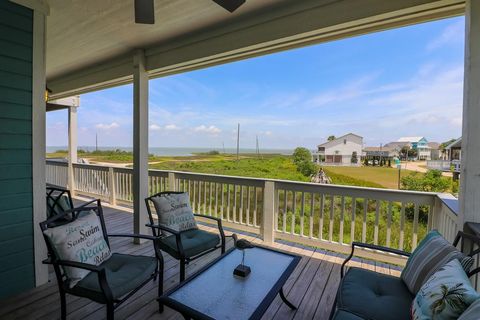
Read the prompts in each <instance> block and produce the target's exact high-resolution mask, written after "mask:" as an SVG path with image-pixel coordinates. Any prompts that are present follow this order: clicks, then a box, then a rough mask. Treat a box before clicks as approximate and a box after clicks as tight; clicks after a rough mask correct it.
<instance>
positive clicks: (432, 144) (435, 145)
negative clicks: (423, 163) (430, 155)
mask: <svg viewBox="0 0 480 320" xmlns="http://www.w3.org/2000/svg"><path fill="white" fill-rule="evenodd" d="M428 146H429V147H430V149H438V148H439V147H440V143H438V142H429V143H428Z"/></svg>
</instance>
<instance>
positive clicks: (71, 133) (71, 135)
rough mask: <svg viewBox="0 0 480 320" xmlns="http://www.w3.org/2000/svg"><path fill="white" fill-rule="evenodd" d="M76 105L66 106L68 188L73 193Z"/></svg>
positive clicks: (76, 124)
mask: <svg viewBox="0 0 480 320" xmlns="http://www.w3.org/2000/svg"><path fill="white" fill-rule="evenodd" d="M77 135H78V122H77V106H70V107H69V108H68V189H69V190H70V192H71V193H72V195H74V194H75V178H74V174H73V164H74V163H77Z"/></svg>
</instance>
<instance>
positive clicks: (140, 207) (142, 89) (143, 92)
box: [133, 50, 148, 243]
mask: <svg viewBox="0 0 480 320" xmlns="http://www.w3.org/2000/svg"><path fill="white" fill-rule="evenodd" d="M146 197H148V75H147V72H146V71H145V54H144V51H143V50H139V51H138V52H137V53H136V54H135V56H134V59H133V231H134V232H135V233H143V234H146V233H148V229H147V227H145V223H147V221H148V216H147V208H146V206H145V198H146ZM138 240H139V239H136V240H135V242H136V243H140V241H138Z"/></svg>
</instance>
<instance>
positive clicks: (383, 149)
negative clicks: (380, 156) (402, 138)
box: [363, 147, 395, 152]
mask: <svg viewBox="0 0 480 320" xmlns="http://www.w3.org/2000/svg"><path fill="white" fill-rule="evenodd" d="M394 150H395V148H392V147H381V148H380V147H365V148H363V151H365V152H380V151H388V152H391V151H394Z"/></svg>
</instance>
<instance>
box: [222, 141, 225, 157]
mask: <svg viewBox="0 0 480 320" xmlns="http://www.w3.org/2000/svg"><path fill="white" fill-rule="evenodd" d="M222 146H223V154H225V142H222Z"/></svg>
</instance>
